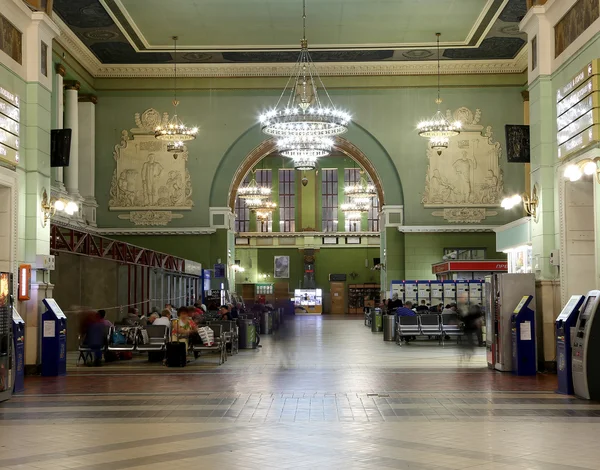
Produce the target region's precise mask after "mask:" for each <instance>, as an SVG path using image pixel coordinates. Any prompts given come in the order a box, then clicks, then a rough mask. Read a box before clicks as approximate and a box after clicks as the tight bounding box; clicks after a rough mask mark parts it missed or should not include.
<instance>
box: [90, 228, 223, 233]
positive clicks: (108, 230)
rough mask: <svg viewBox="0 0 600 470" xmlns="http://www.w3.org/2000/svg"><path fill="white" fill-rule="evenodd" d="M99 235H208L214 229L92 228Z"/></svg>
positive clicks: (213, 231)
mask: <svg viewBox="0 0 600 470" xmlns="http://www.w3.org/2000/svg"><path fill="white" fill-rule="evenodd" d="M93 231H94V232H97V233H98V234H101V235H210V234H212V233H215V232H216V230H215V229H212V228H210V227H157V228H116V227H110V228H107V227H103V228H94V229H93Z"/></svg>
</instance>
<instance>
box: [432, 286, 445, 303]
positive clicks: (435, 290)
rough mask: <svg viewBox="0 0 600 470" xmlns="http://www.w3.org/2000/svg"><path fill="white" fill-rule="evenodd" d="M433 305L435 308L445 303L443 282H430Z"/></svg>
mask: <svg viewBox="0 0 600 470" xmlns="http://www.w3.org/2000/svg"><path fill="white" fill-rule="evenodd" d="M429 290H430V299H431V305H433V306H434V307H435V306H436V305H439V304H443V303H444V283H443V282H441V281H430V283H429Z"/></svg>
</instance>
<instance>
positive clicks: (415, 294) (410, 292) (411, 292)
mask: <svg viewBox="0 0 600 470" xmlns="http://www.w3.org/2000/svg"><path fill="white" fill-rule="evenodd" d="M418 300H419V288H418V285H417V281H404V299H402V301H403V302H404V303H406V302H411V303H412V304H413V305H417V302H418Z"/></svg>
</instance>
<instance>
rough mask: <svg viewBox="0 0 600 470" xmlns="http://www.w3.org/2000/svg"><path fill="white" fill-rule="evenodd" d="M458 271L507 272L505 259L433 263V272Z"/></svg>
mask: <svg viewBox="0 0 600 470" xmlns="http://www.w3.org/2000/svg"><path fill="white" fill-rule="evenodd" d="M459 271H489V272H498V271H499V272H508V262H507V261H485V260H483V261H450V262H444V263H440V264H434V265H433V267H432V272H433V274H440V273H446V272H459Z"/></svg>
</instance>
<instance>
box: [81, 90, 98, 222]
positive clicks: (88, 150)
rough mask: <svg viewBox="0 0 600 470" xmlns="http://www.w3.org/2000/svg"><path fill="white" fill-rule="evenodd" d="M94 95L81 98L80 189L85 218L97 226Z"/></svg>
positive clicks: (95, 100)
mask: <svg viewBox="0 0 600 470" xmlns="http://www.w3.org/2000/svg"><path fill="white" fill-rule="evenodd" d="M97 102H98V98H97V97H96V96H94V95H80V96H79V105H78V106H79V151H78V157H79V187H80V188H81V189H80V194H81V197H83V218H84V220H85V221H86V222H87V223H88V224H89V225H92V226H94V227H95V226H96V208H97V207H98V204H97V203H96V190H95V176H96V173H95V168H96V103H97Z"/></svg>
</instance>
